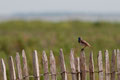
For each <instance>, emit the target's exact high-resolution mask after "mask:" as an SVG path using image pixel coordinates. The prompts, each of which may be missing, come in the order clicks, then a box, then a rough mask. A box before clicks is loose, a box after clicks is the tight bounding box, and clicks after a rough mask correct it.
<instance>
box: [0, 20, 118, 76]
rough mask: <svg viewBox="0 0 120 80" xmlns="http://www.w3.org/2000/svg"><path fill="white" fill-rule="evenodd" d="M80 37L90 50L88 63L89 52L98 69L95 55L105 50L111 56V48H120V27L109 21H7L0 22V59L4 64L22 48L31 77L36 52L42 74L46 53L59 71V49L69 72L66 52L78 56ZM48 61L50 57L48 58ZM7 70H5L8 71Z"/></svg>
mask: <svg viewBox="0 0 120 80" xmlns="http://www.w3.org/2000/svg"><path fill="white" fill-rule="evenodd" d="M79 36H81V37H82V38H83V39H84V40H86V41H88V42H89V43H90V44H91V45H92V48H86V49H85V52H86V57H87V63H88V60H89V59H88V57H89V53H90V51H91V50H92V51H93V53H94V61H95V66H97V64H96V63H97V60H96V59H97V53H98V51H99V50H102V51H105V49H108V50H109V51H110V55H111V52H112V50H113V49H116V48H120V24H119V23H108V22H80V21H66V22H43V21H9V22H2V23H0V58H4V59H5V61H6V64H7V62H8V58H9V56H13V57H14V58H15V53H16V52H20V55H21V51H22V49H24V50H25V51H26V55H27V59H28V64H29V69H30V71H29V72H30V74H32V73H33V71H32V53H33V51H34V50H37V51H38V55H39V60H40V68H41V73H42V62H41V56H42V51H43V50H45V51H46V53H47V55H48V56H49V51H50V50H53V52H54V55H55V57H56V62H57V64H58V65H57V67H58V71H59V60H57V59H59V58H58V55H59V49H60V48H63V51H64V55H65V61H66V66H67V69H68V70H69V68H70V64H69V53H70V49H71V48H74V50H75V56H79V55H80V49H81V46H80V44H78V42H77V38H78V37H79ZM48 58H49V57H48ZM7 70H8V69H7Z"/></svg>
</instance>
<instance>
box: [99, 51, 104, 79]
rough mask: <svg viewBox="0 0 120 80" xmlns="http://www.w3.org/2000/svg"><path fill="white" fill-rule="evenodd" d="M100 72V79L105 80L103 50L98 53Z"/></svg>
mask: <svg viewBox="0 0 120 80" xmlns="http://www.w3.org/2000/svg"><path fill="white" fill-rule="evenodd" d="M98 70H99V71H98V72H99V80H103V63H102V52H101V51H99V53H98Z"/></svg>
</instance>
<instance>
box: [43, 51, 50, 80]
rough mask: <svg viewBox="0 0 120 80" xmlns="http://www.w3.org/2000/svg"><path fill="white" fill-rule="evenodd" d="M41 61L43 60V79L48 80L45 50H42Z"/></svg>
mask: <svg viewBox="0 0 120 80" xmlns="http://www.w3.org/2000/svg"><path fill="white" fill-rule="evenodd" d="M42 61H43V70H44V80H49V71H48V59H47V56H46V53H45V51H43V55H42Z"/></svg>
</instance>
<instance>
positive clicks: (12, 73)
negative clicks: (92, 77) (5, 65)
mask: <svg viewBox="0 0 120 80" xmlns="http://www.w3.org/2000/svg"><path fill="white" fill-rule="evenodd" d="M9 71H10V80H16V74H15V67H14V62H13V58H12V56H10V58H9Z"/></svg>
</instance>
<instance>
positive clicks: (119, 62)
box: [117, 49, 120, 80]
mask: <svg viewBox="0 0 120 80" xmlns="http://www.w3.org/2000/svg"><path fill="white" fill-rule="evenodd" d="M117 71H118V74H117V80H120V51H119V49H117Z"/></svg>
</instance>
